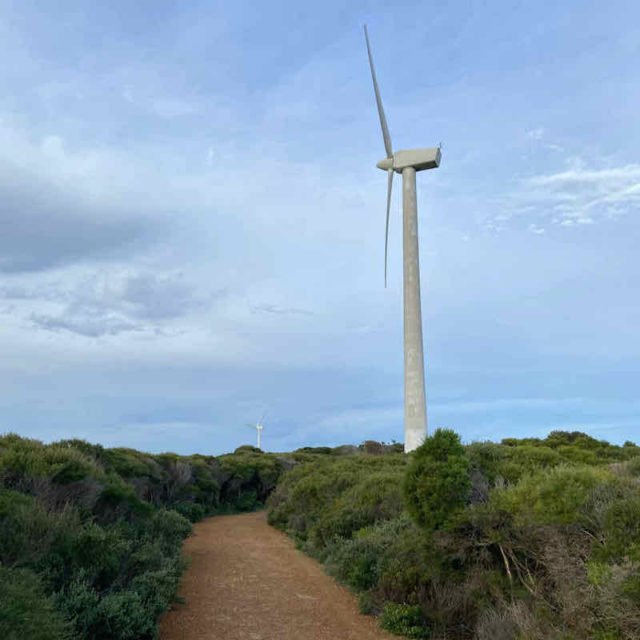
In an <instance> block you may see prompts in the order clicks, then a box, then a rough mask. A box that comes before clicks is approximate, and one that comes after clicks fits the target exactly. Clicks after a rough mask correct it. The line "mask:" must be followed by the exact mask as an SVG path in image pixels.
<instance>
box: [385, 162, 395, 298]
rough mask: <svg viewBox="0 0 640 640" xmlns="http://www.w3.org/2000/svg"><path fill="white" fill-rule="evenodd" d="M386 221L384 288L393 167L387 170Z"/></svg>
mask: <svg viewBox="0 0 640 640" xmlns="http://www.w3.org/2000/svg"><path fill="white" fill-rule="evenodd" d="M387 176H388V178H387V222H386V228H385V232H384V288H385V289H386V288H387V250H388V247H389V211H390V210H391V188H392V187H393V169H389V170H388V171H387Z"/></svg>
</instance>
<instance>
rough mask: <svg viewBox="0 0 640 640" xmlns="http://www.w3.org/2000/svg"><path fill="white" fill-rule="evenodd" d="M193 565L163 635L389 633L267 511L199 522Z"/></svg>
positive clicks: (259, 638)
mask: <svg viewBox="0 0 640 640" xmlns="http://www.w3.org/2000/svg"><path fill="white" fill-rule="evenodd" d="M185 552H186V553H187V555H189V556H190V557H191V566H190V568H189V569H188V570H187V572H186V574H185V575H184V577H183V580H182V586H181V589H180V595H182V596H183V597H184V598H185V599H186V604H184V605H176V608H175V609H174V610H173V611H169V612H168V613H165V614H164V615H163V616H162V618H161V619H160V640H213V639H214V638H215V640H288V639H291V640H307V639H308V640H325V639H326V640H389V639H391V638H396V639H397V636H392V635H390V634H388V633H386V632H385V631H383V630H382V629H380V628H379V627H378V626H377V623H376V621H375V620H374V619H373V618H371V617H369V616H363V615H361V614H360V612H359V611H358V607H357V604H356V599H355V597H354V596H353V595H352V594H351V593H349V591H347V590H346V589H344V588H342V587H340V586H338V585H337V584H336V583H335V582H334V581H333V579H332V578H329V577H328V576H327V575H326V574H325V573H324V572H323V571H322V567H321V566H320V565H319V564H318V563H316V562H314V561H313V560H311V559H310V558H308V557H307V556H305V555H304V554H302V553H301V552H300V551H297V550H296V549H295V548H294V546H293V543H292V542H291V540H289V539H288V538H287V537H286V536H285V535H284V534H282V533H281V532H279V531H277V530H275V529H273V528H272V527H270V526H269V525H268V524H267V523H266V515H265V513H264V512H259V513H248V514H243V515H237V516H217V517H215V518H210V519H208V520H205V521H203V522H201V523H199V524H197V525H196V526H195V536H193V537H191V538H188V539H187V541H186V543H185Z"/></svg>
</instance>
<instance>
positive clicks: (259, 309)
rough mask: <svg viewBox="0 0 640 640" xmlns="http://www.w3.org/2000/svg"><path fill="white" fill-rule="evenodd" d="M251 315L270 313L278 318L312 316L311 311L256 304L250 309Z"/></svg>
mask: <svg viewBox="0 0 640 640" xmlns="http://www.w3.org/2000/svg"><path fill="white" fill-rule="evenodd" d="M251 311H252V312H253V313H270V314H274V315H278V316H287V315H301V316H312V315H313V312H312V311H307V310H305V309H296V308H295V307H279V306H277V305H275V304H257V305H253V306H252V307H251Z"/></svg>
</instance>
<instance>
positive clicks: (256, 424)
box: [247, 411, 267, 449]
mask: <svg viewBox="0 0 640 640" xmlns="http://www.w3.org/2000/svg"><path fill="white" fill-rule="evenodd" d="M266 415H267V412H266V411H265V412H264V413H263V414H262V417H261V418H260V420H258V422H256V423H255V424H247V427H252V428H254V429H256V431H257V432H258V449H260V448H261V447H260V436H261V435H262V429H263V428H264V427H263V425H262V422H263V421H264V418H265V416H266Z"/></svg>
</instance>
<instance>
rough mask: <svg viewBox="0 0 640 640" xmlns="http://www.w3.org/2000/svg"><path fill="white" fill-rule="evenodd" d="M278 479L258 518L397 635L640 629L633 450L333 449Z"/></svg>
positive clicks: (534, 638)
mask: <svg viewBox="0 0 640 640" xmlns="http://www.w3.org/2000/svg"><path fill="white" fill-rule="evenodd" d="M315 453H316V455H315V456H314V457H315V460H312V461H309V462H308V463H306V464H302V465H299V466H297V467H295V468H293V469H292V470H290V471H288V472H287V473H286V474H284V475H283V476H282V479H281V481H280V482H279V484H278V486H277V488H276V490H275V492H274V493H273V494H272V495H271V497H270V498H269V500H268V508H269V522H270V523H271V524H273V525H275V526H277V527H279V528H281V529H282V530H283V531H285V532H286V533H288V534H289V535H290V536H291V537H293V538H294V539H295V540H296V542H297V544H298V545H299V547H300V548H301V549H302V550H304V551H305V552H307V553H308V554H310V555H312V556H313V557H315V558H317V559H318V560H319V561H321V562H322V563H324V565H325V568H326V570H327V572H328V573H330V574H331V575H333V576H335V577H336V578H337V579H338V580H339V581H341V582H342V583H344V584H346V585H348V586H349V587H350V588H351V589H352V590H353V591H355V592H357V593H358V594H359V602H360V607H361V609H362V611H363V612H365V613H370V614H374V615H377V616H379V618H380V622H381V624H382V626H383V627H385V628H386V629H388V630H390V631H392V632H394V633H397V634H400V635H404V636H407V637H410V638H447V639H449V640H453V639H467V638H476V639H477V640H514V639H520V640H543V639H544V640H584V639H587V638H591V639H594V640H637V639H638V638H640V448H639V447H638V446H636V445H634V444H632V443H626V444H625V445H624V446H622V447H619V446H613V445H610V444H608V443H606V442H603V441H598V440H595V439H593V438H590V437H589V436H587V435H585V434H582V433H579V432H572V433H568V432H552V433H551V434H550V435H549V436H548V437H547V438H545V439H544V440H538V439H524V440H516V439H511V438H510V439H506V440H503V441H502V443H500V444H494V443H490V442H485V443H474V444H471V445H469V446H462V445H461V444H460V441H459V438H458V436H457V435H456V434H455V433H453V432H452V431H446V430H440V431H437V432H436V433H435V434H434V435H433V436H432V437H431V438H428V439H427V441H426V442H425V444H424V445H423V446H422V447H420V448H419V449H418V450H416V451H415V452H413V453H412V454H411V455H409V456H405V455H402V454H399V453H393V452H386V453H384V452H382V451H379V452H378V453H377V454H374V453H372V454H369V455H359V456H342V457H336V456H335V455H334V450H327V451H326V452H324V455H319V454H321V453H322V452H319V451H316V452H315Z"/></svg>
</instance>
